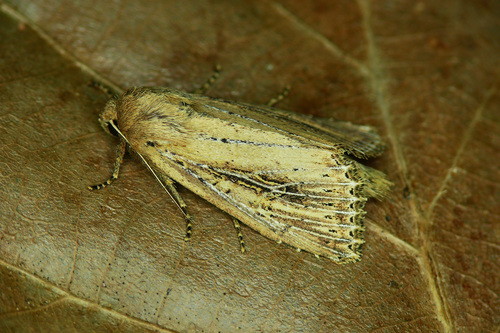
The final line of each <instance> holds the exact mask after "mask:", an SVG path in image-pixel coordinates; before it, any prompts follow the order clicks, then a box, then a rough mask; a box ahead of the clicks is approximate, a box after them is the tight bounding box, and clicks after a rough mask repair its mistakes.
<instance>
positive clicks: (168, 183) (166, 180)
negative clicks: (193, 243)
mask: <svg viewBox="0 0 500 333" xmlns="http://www.w3.org/2000/svg"><path fill="white" fill-rule="evenodd" d="M158 177H159V178H160V180H161V182H162V183H163V185H164V186H165V188H166V189H167V191H168V192H169V193H170V194H171V195H172V198H173V199H174V200H175V202H177V205H178V206H179V208H180V209H181V211H182V213H183V214H184V216H185V219H186V237H184V241H185V242H187V241H188V240H190V239H191V233H192V232H193V223H192V222H193V217H192V216H191V214H189V213H188V211H187V205H186V203H185V202H184V200H183V199H182V197H181V195H180V194H179V192H177V189H176V188H175V186H174V183H175V182H174V181H173V180H172V179H171V178H170V177H168V176H166V175H164V174H158Z"/></svg>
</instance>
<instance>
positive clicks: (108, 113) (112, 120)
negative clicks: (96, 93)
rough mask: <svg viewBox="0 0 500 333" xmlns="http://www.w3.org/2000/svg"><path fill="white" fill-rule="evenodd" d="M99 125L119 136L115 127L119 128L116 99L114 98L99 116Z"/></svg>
mask: <svg viewBox="0 0 500 333" xmlns="http://www.w3.org/2000/svg"><path fill="white" fill-rule="evenodd" d="M99 123H100V124H101V126H102V128H104V130H105V131H106V132H108V133H110V134H112V135H114V136H119V135H118V132H116V130H115V128H114V127H113V125H114V126H118V122H117V115H116V98H112V99H110V100H109V101H108V103H106V106H105V107H104V111H103V112H102V113H101V115H100V116H99Z"/></svg>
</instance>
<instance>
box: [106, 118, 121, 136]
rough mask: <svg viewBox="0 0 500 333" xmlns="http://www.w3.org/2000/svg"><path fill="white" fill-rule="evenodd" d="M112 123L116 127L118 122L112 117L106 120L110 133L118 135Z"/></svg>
mask: <svg viewBox="0 0 500 333" xmlns="http://www.w3.org/2000/svg"><path fill="white" fill-rule="evenodd" d="M111 123H113V124H111ZM113 125H114V126H116V127H118V123H117V122H116V119H113V120H111V121H110V122H108V131H109V133H111V134H112V135H114V136H116V137H119V135H118V132H117V131H116V130H115V128H114V127H113Z"/></svg>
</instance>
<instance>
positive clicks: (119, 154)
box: [88, 139, 127, 191]
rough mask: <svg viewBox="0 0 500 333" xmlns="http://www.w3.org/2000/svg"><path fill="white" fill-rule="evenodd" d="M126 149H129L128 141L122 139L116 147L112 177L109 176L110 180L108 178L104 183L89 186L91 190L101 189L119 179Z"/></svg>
mask: <svg viewBox="0 0 500 333" xmlns="http://www.w3.org/2000/svg"><path fill="white" fill-rule="evenodd" d="M126 149H127V143H126V142H125V140H123V139H120V144H119V145H118V147H117V148H116V160H115V167H114V170H113V174H112V175H111V178H109V179H108V180H106V181H105V182H104V183H102V184H99V185H92V186H89V187H88V189H89V190H91V191H93V190H100V189H102V188H104V187H106V186H108V185H110V184H111V183H112V182H114V181H115V180H116V179H118V174H119V173H120V165H121V164H122V163H123V156H124V155H125V151H126Z"/></svg>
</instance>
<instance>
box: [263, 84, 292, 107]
mask: <svg viewBox="0 0 500 333" xmlns="http://www.w3.org/2000/svg"><path fill="white" fill-rule="evenodd" d="M289 93H290V86H286V87H285V89H283V91H282V92H281V93H280V94H279V95H278V96H276V97H274V98H271V100H269V102H267V104H266V105H267V106H274V105H276V104H278V103H279V102H281V101H282V100H283V99H285V97H286V96H288V94H289Z"/></svg>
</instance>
